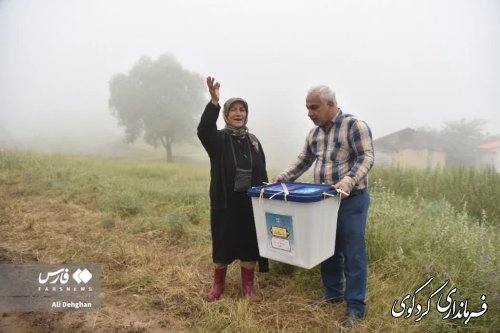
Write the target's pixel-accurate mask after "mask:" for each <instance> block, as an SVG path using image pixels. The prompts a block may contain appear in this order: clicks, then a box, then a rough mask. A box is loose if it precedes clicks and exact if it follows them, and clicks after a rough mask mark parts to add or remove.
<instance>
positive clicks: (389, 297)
mask: <svg viewBox="0 0 500 333" xmlns="http://www.w3.org/2000/svg"><path fill="white" fill-rule="evenodd" d="M270 173H271V174H272V172H270ZM370 181H371V182H372V184H371V185H372V191H371V193H372V205H371V208H370V213H369V222H368V229H367V243H368V254H369V286H368V298H367V303H368V305H369V308H368V312H367V317H366V319H365V321H364V322H363V324H362V325H360V326H359V327H358V328H357V329H356V330H353V331H354V332H436V333H437V332H495V331H498V329H497V328H498V327H499V325H500V310H499V309H500V291H499V288H498V286H499V285H500V247H499V246H498V244H499V243H500V233H499V227H500V222H499V219H500V218H499V211H498V209H499V208H498V198H500V190H499V187H498V185H500V175H499V174H496V173H494V172H492V171H491V170H490V171H488V170H487V171H474V170H465V169H463V170H457V171H449V172H448V171H432V172H428V173H425V174H424V173H421V172H417V171H403V170H399V169H381V168H380V169H378V168H375V169H374V171H373V173H372V175H371V179H370ZM208 184H209V170H208V169H205V168H200V167H194V166H189V165H182V164H165V163H160V162H144V161H140V162H139V161H129V160H123V159H104V158H90V157H74V156H73V157H70V156H55V155H42V154H36V153H30V152H20V151H0V263H36V262H38V263H100V264H102V267H103V276H102V285H103V293H102V295H101V296H102V309H101V310H100V311H99V312H96V313H82V312H81V313H39V314H29V315H28V314H21V313H19V314H4V315H2V317H0V323H1V324H0V331H1V332H339V331H340V329H339V326H338V322H339V320H340V319H341V318H342V317H343V315H344V307H345V306H344V305H330V306H326V307H319V308H318V307H314V306H311V305H308V303H307V300H308V299H310V298H316V297H319V296H320V295H321V281H320V275H319V269H318V267H315V268H314V269H311V270H305V269H301V268H296V267H293V266H288V265H285V264H281V263H277V262H272V263H271V272H270V273H258V276H257V282H258V289H259V293H260V294H262V296H263V297H264V300H263V301H262V302H260V303H249V302H247V301H246V300H243V299H241V298H240V296H239V283H240V281H239V271H238V269H237V266H236V265H232V266H231V267H230V270H229V273H228V282H227V287H226V292H225V293H224V296H223V299H222V300H221V301H219V302H215V303H210V304H209V303H206V302H205V301H204V296H205V294H206V292H207V291H208V289H209V288H210V285H211V274H212V272H211V269H212V266H211V252H210V251H211V244H210V233H209V201H208ZM430 277H432V278H433V279H434V280H433V281H432V282H431V284H430V285H428V286H427V287H426V288H425V289H424V290H422V291H421V292H420V293H419V294H418V297H417V298H416V301H417V302H419V304H422V305H423V306H425V304H426V302H427V300H428V298H429V296H430V294H431V293H432V292H433V291H435V290H436V289H438V288H439V287H440V286H441V285H442V284H443V283H445V282H446V281H449V284H448V285H447V286H446V288H445V289H444V290H443V293H444V296H445V297H446V295H448V293H449V292H450V290H451V289H452V288H454V287H455V288H456V292H455V293H454V294H453V300H455V301H457V304H456V305H457V307H458V305H459V303H460V301H465V300H467V301H468V309H469V311H470V312H479V311H480V310H481V305H482V304H483V301H482V300H481V296H482V295H485V296H486V301H485V302H486V303H487V304H488V310H487V312H486V313H485V314H484V315H482V316H480V317H478V318H471V319H470V322H469V323H468V324H467V325H465V324H464V320H465V319H464V318H462V319H458V318H456V319H446V320H444V319H442V317H444V316H445V313H440V312H438V311H437V309H436V306H435V303H436V300H437V297H436V298H433V299H432V303H431V304H432V305H431V308H430V311H429V313H428V314H427V315H426V316H425V317H423V318H422V320H420V321H419V322H416V319H417V316H415V315H413V316H408V317H409V318H406V319H405V318H404V317H405V316H401V317H399V318H394V317H393V316H392V315H391V309H392V307H393V303H394V302H395V301H397V304H399V303H400V302H401V300H402V299H403V298H404V297H405V296H406V295H407V294H410V295H413V294H414V293H415V291H416V290H417V289H418V288H419V287H420V286H422V285H423V284H424V283H425V282H426V281H427V280H428V279H429V278H430ZM410 303H411V299H410V301H408V302H407V304H408V305H409V304H410ZM443 304H446V301H445V300H442V301H441V305H443ZM396 309H398V310H399V309H400V307H396Z"/></svg>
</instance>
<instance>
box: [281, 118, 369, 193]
mask: <svg viewBox="0 0 500 333" xmlns="http://www.w3.org/2000/svg"><path fill="white" fill-rule="evenodd" d="M331 122H332V125H331V126H329V128H327V129H323V128H320V127H318V126H316V127H314V128H313V129H312V130H311V131H310V132H309V134H308V135H307V137H306V144H305V145H304V149H303V150H302V152H301V153H300V155H299V158H298V160H297V161H296V162H295V163H293V164H292V165H290V166H289V167H288V168H286V169H285V170H284V171H283V172H282V173H281V175H282V176H283V177H284V178H285V180H290V181H293V180H295V179H297V178H298V177H300V175H302V174H303V173H304V172H305V171H306V170H307V169H309V167H310V166H311V165H312V164H313V162H314V161H316V164H315V166H314V182H315V183H321V184H322V183H326V184H335V183H337V182H339V181H342V182H344V183H346V184H348V185H349V187H350V189H351V191H352V190H361V189H365V188H367V186H368V177H367V174H368V171H370V169H371V167H372V166H373V162H374V151H373V143H372V134H371V131H370V128H369V127H368V125H367V124H366V123H365V122H363V121H361V120H358V119H356V118H354V117H353V116H352V115H349V114H344V113H343V112H342V111H341V110H340V109H339V111H338V113H337V114H336V115H335V117H334V118H333V119H332V121H331Z"/></svg>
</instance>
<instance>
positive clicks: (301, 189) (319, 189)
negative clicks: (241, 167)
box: [247, 182, 337, 202]
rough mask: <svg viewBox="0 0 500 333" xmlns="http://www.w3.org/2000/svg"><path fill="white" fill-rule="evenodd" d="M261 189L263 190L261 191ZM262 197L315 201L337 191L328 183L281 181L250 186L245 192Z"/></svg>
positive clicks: (329, 196) (332, 194) (333, 194)
mask: <svg viewBox="0 0 500 333" xmlns="http://www.w3.org/2000/svg"><path fill="white" fill-rule="evenodd" d="M262 190H263V191H262ZM261 191H262V192H263V193H262V194H263V197H264V198H266V199H271V200H286V201H295V202H316V201H321V200H324V199H328V198H331V197H332V196H336V195H337V191H336V190H335V189H334V188H332V186H331V185H329V184H312V183H296V182H282V183H275V184H269V185H263V186H257V187H252V188H251V189H249V190H248V192H247V194H248V195H249V196H250V197H257V198H258V197H260V196H261Z"/></svg>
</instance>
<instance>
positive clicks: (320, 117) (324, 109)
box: [274, 86, 374, 328]
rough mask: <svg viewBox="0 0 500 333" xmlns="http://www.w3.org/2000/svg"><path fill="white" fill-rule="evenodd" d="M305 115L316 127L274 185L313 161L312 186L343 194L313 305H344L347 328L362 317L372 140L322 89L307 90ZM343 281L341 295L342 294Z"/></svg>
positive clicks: (294, 176)
mask: <svg viewBox="0 0 500 333" xmlns="http://www.w3.org/2000/svg"><path fill="white" fill-rule="evenodd" d="M306 108H307V110H308V116H309V118H311V120H312V121H313V123H314V125H316V126H315V127H314V128H313V129H312V130H311V131H310V132H309V134H308V135H307V137H306V143H305V146H304V148H303V150H302V152H301V154H300V155H299V157H298V160H297V161H296V162H295V163H293V164H292V165H290V166H289V167H288V168H287V169H285V170H284V171H283V172H282V173H280V174H279V175H278V176H276V177H275V179H274V181H275V182H279V181H293V180H295V179H297V178H298V177H299V176H300V175H302V174H303V173H304V172H305V171H306V170H307V169H309V167H310V166H311V165H312V164H313V162H315V161H316V164H315V167H314V182H315V183H328V184H332V186H333V187H334V188H336V189H339V190H341V191H342V192H344V194H342V196H341V198H342V201H341V204H340V208H339V213H338V219H337V234H336V243H335V254H334V255H333V256H332V257H330V258H329V259H327V260H325V261H324V262H323V263H321V277H322V280H323V285H324V293H323V297H322V299H321V300H319V301H314V302H313V303H316V304H320V303H325V302H328V303H340V302H342V301H343V300H345V302H346V303H347V313H346V318H345V319H344V320H343V321H342V323H341V325H342V326H343V327H344V328H350V327H352V326H353V325H354V324H355V323H357V322H359V321H360V320H362V319H363V318H364V315H365V310H366V303H365V295H366V283H367V269H368V267H367V266H368V265H367V255H366V245H365V229H366V218H367V212H368V206H369V204H370V196H369V193H368V190H367V189H368V176H367V175H368V172H369V171H370V169H371V167H372V166H373V161H374V152H373V144H372V135H371V131H370V128H369V127H368V125H367V124H366V123H365V122H363V121H361V120H358V119H356V118H355V117H353V116H352V115H349V114H345V113H343V112H342V110H340V109H339V108H338V106H337V100H336V97H335V93H334V92H333V91H332V90H331V89H330V88H329V87H327V86H317V87H314V88H312V89H310V90H309V92H308V94H307V98H306ZM344 276H345V293H344Z"/></svg>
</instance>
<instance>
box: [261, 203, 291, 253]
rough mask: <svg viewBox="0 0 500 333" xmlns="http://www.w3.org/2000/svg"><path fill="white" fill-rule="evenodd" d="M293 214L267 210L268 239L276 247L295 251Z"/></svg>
mask: <svg viewBox="0 0 500 333" xmlns="http://www.w3.org/2000/svg"><path fill="white" fill-rule="evenodd" d="M292 220H293V219H292V216H290V215H280V214H274V213H268V212H266V226H267V235H268V241H269V243H270V244H271V246H272V247H273V248H275V249H279V250H283V251H287V252H292V251H293V223H292Z"/></svg>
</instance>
